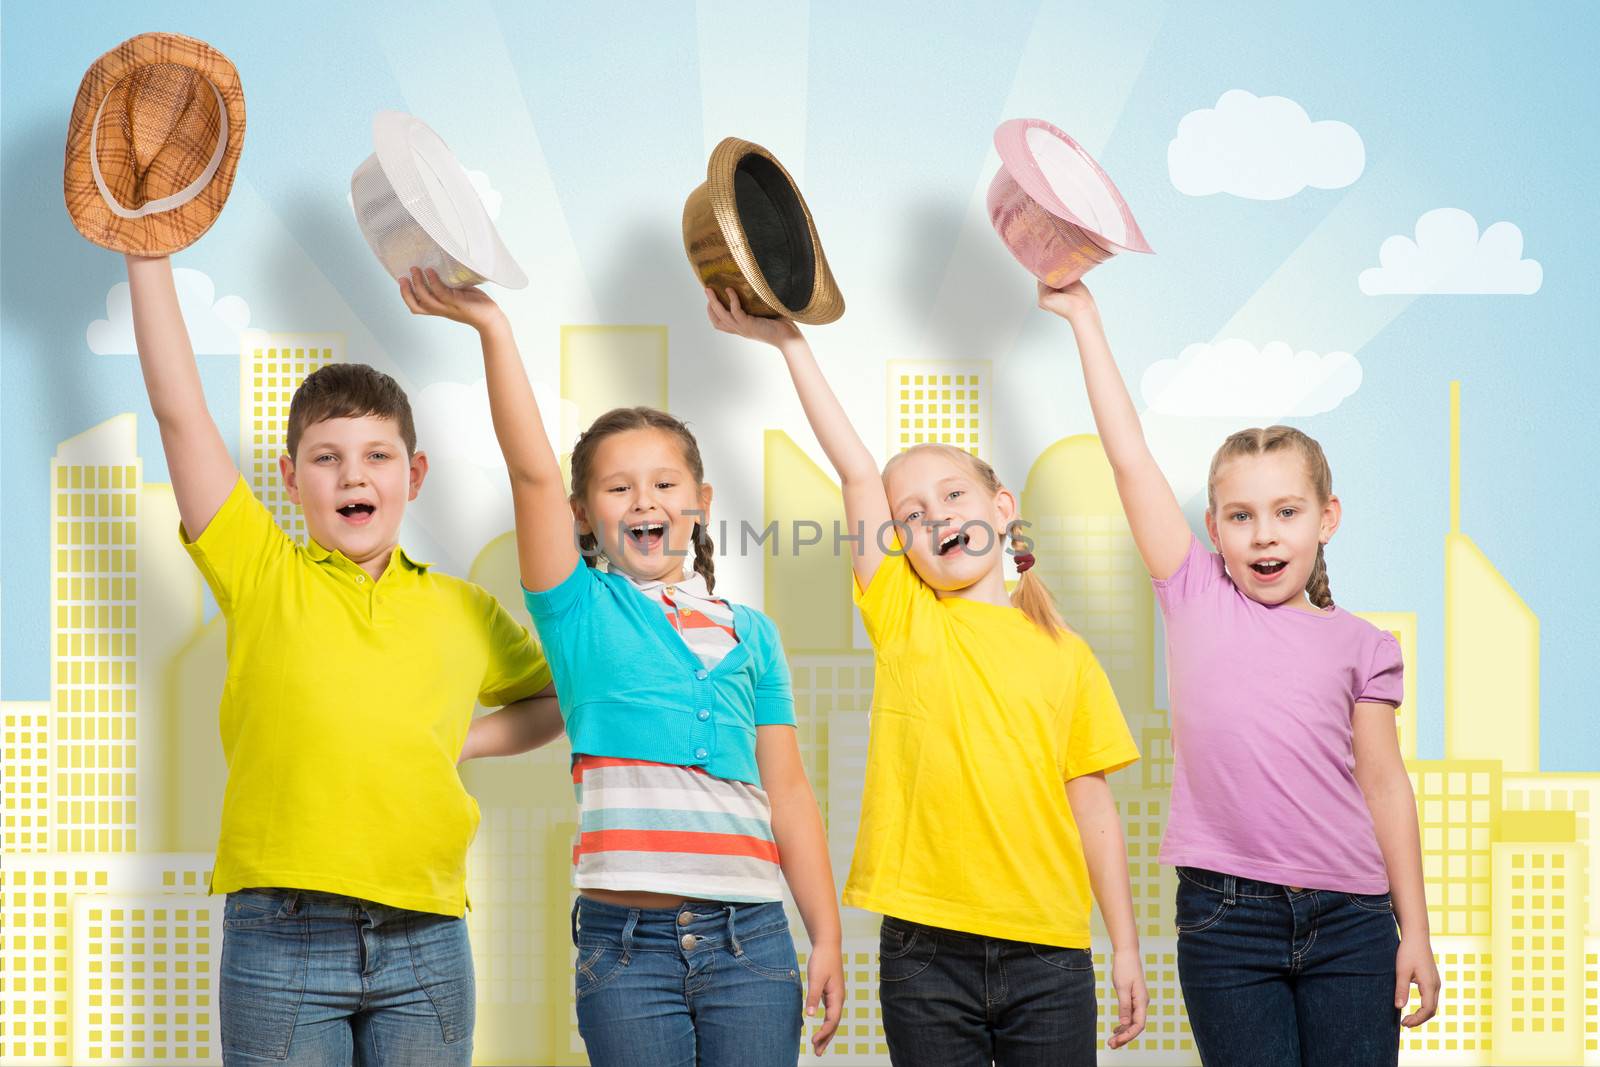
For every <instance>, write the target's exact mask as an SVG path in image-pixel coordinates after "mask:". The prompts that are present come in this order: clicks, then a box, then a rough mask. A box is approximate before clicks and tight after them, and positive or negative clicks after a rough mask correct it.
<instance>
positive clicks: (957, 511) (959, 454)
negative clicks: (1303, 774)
mask: <svg viewBox="0 0 1600 1067" xmlns="http://www.w3.org/2000/svg"><path fill="white" fill-rule="evenodd" d="M727 296H728V306H727V307H724V306H723V305H722V304H721V303H720V302H719V301H718V299H717V297H716V295H715V294H714V293H712V292H711V290H709V289H708V290H706V297H707V301H708V304H707V309H706V312H707V315H708V316H709V317H710V319H711V322H712V325H713V326H715V327H716V328H717V329H718V330H721V331H723V332H725V333H733V334H738V335H739V336H741V337H747V338H750V339H752V340H757V341H764V342H766V343H768V344H771V345H773V346H775V347H776V348H777V349H778V351H779V352H781V353H782V354H783V357H784V360H785V362H786V363H787V364H788V367H789V373H790V375H791V376H792V377H793V379H794V383H795V388H796V389H797V390H798V392H799V396H800V402H801V405H802V406H803V407H804V408H805V412H806V417H807V418H808V419H809V420H810V422H811V428H812V430H813V431H815V433H816V435H817V439H818V441H819V442H820V443H821V444H822V448H823V451H825V452H826V453H827V454H828V459H829V460H830V461H831V462H832V463H833V466H834V469H835V470H836V471H838V473H839V478H840V481H841V483H842V485H843V489H844V505H845V516H846V520H847V525H848V529H847V530H844V531H836V541H835V543H836V544H850V545H851V547H852V554H851V565H852V568H853V570H854V572H855V601H856V604H857V605H858V606H859V607H860V609H861V616H862V619H863V621H864V622H865V624H866V628H867V634H868V636H870V637H871V639H872V643H873V647H874V649H875V651H876V665H875V668H876V677H875V682H874V691H873V700H872V718H871V722H872V730H871V737H870V740H869V744H868V750H867V774H866V784H865V787H864V789H863V793H862V802H861V828H860V831H859V833H858V835H857V837H856V848H855V856H854V859H853V861H852V863H851V865H850V876H849V879H848V881H847V883H846V885H845V891H844V903H845V904H847V905H851V906H855V907H860V908H866V909H869V910H872V911H876V912H880V913H881V914H882V915H883V916H884V920H883V926H882V932H881V934H880V963H881V966H880V987H879V995H880V999H881V1001H882V1004H883V1023H884V1032H885V1035H886V1036H887V1038H888V1043H889V1053H890V1057H891V1059H893V1060H894V1062H896V1063H901V1064H917V1065H918V1067H923V1065H928V1064H940V1063H971V1062H988V1061H989V1060H990V1059H991V1058H992V1059H993V1061H994V1062H995V1063H997V1064H1001V1065H1010V1064H1033V1063H1041V1064H1042V1063H1046V1062H1048V1063H1051V1064H1068V1065H1077V1064H1080V1063H1081V1064H1086V1065H1087V1064H1093V1063H1094V1062H1095V1044H1096V1041H1095V1033H1096V1015H1097V1012H1096V1004H1095V986H1094V970H1093V964H1092V961H1091V957H1090V954H1089V908H1090V904H1091V894H1092V896H1093V898H1094V899H1095V900H1097V901H1098V902H1099V904H1100V909H1101V912H1102V914H1103V915H1104V917H1105V922H1106V928H1107V930H1108V931H1109V932H1110V934H1111V942H1112V947H1113V950H1114V953H1115V955H1114V962H1113V964H1112V979H1113V982H1114V984H1115V986H1116V989H1117V999H1118V1004H1119V1022H1118V1025H1117V1027H1116V1029H1115V1032H1114V1033H1113V1034H1112V1036H1111V1038H1110V1040H1109V1042H1108V1044H1109V1045H1110V1047H1112V1048H1120V1047H1121V1046H1123V1045H1125V1044H1127V1043H1128V1042H1129V1041H1131V1040H1133V1039H1134V1038H1135V1037H1136V1036H1138V1034H1139V1033H1140V1032H1141V1031H1142V1030H1143V1029H1144V1019H1145V1006H1146V1003H1147V1000H1148V997H1147V994H1146V992H1145V983H1144V972H1143V967H1142V965H1141V962H1140V954H1139V940H1138V935H1137V932H1136V930H1135V926H1134V919H1133V902H1132V895H1131V893H1130V891H1129V885H1128V866H1127V857H1126V854H1125V852H1124V848H1123V843H1122V831H1121V825H1120V823H1119V821H1118V817H1117V808H1116V804H1115V802H1114V801H1113V800H1112V797H1111V791H1110V787H1109V786H1108V785H1107V784H1106V780H1105V775H1106V774H1107V773H1108V772H1110V771H1114V770H1117V769H1118V768H1120V767H1125V766H1127V765H1128V764H1130V763H1132V762H1133V761H1135V760H1136V759H1138V758H1139V753H1138V750H1137V749H1136V748H1135V747H1134V744H1133V739H1132V738H1131V737H1130V736H1129V733H1128V727H1127V724H1126V723H1125V722H1124V721H1123V718H1122V713H1121V711H1120V710H1119V708H1118V707H1117V701H1116V697H1115V696H1114V695H1113V694H1112V691H1111V686H1110V683H1109V682H1108V681H1107V680H1106V676H1105V672H1104V671H1102V670H1101V669H1100V665H1099V664H1098V663H1097V662H1096V661H1095V658H1094V655H1093V653H1092V652H1090V650H1089V647H1088V645H1087V644H1085V643H1084V641H1083V640H1082V639H1081V638H1079V637H1078V636H1077V635H1075V634H1073V633H1072V632H1070V631H1069V630H1067V628H1066V627H1065V625H1064V624H1063V623H1062V621H1061V617H1060V615H1059V614H1057V612H1056V609H1055V605H1054V603H1053V602H1052V600H1051V597H1050V594H1049V591H1048V590H1047V589H1046V588H1045V587H1044V584H1043V583H1042V582H1041V581H1040V580H1039V579H1038V577H1037V576H1035V575H1032V574H1030V573H1028V571H1029V568H1031V566H1032V565H1033V556H1032V554H1031V553H1030V552H1029V551H1028V549H1029V547H1030V545H1029V543H1028V540H1027V538H1026V537H1025V536H1023V531H1024V529H1025V524H1023V523H1021V522H1020V521H1019V519H1018V515H1017V501H1016V497H1015V496H1014V495H1013V494H1012V493H1011V491H1010V490H1008V489H1006V488H1005V487H1004V486H1003V485H1001V484H1000V481H999V479H998V478H997V477H996V475H995V472H994V469H993V468H992V467H990V466H989V465H988V464H987V463H985V462H983V461H982V460H980V459H977V458H976V457H974V456H971V455H969V454H968V453H966V452H963V451H961V450H960V449H956V448H953V447H950V446H946V445H918V446H916V447H914V448H911V449H908V450H907V451H905V452H902V453H901V454H899V455H897V456H895V457H894V458H893V459H891V460H890V461H889V463H888V465H887V466H886V467H885V468H884V470H883V471H882V473H880V472H879V470H878V467H877V464H876V462H875V461H874V460H873V458H872V455H871V453H869V452H868V451H867V449H866V446H865V445H863V444H862V442H861V438H860V437H859V436H858V435H857V434H856V432H855V429H854V428H853V427H852V426H851V425H850V420H849V419H848V418H847V417H846V416H845V413H844V409H843V408H842V407H841V406H840V405H839V401H838V399H837V398H836V397H835V396H834V395H833V391H832V390H831V389H830V388H829V387H828V383H827V381H826V379H824V377H823V375H822V372H821V370H820V369H819V368H818V366H817V362H816V359H815V357H814V356H813V355H812V353H811V348H810V346H809V345H807V343H806V341H805V339H804V338H803V337H802V336H801V334H800V331H799V329H798V328H797V327H796V326H795V325H794V323H793V322H790V321H789V320H787V319H766V318H756V317H753V316H750V315H747V314H746V313H745V312H744V310H743V309H742V308H741V307H740V306H739V300H738V297H737V295H735V294H734V293H733V292H732V291H731V290H730V291H729V292H728V294H727ZM847 539H848V540H847ZM1008 545H1009V547H1010V549H1011V550H1012V551H1014V552H1015V553H1016V561H1017V569H1018V571H1019V572H1021V574H1022V577H1021V581H1020V582H1019V583H1018V585H1017V589H1016V592H1015V593H1011V594H1008V593H1007V591H1006V586H1005V572H1004V567H1003V564H1004V556H1005V552H1006V550H1007V547H1008Z"/></svg>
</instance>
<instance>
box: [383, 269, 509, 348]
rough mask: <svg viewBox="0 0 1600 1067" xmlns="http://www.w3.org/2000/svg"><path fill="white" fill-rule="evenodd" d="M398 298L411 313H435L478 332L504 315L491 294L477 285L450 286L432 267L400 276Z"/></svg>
mask: <svg viewBox="0 0 1600 1067" xmlns="http://www.w3.org/2000/svg"><path fill="white" fill-rule="evenodd" d="M400 298H401V299H402V300H404V301H405V302H406V307H408V308H410V309H411V314H413V315H436V316H438V317H439V318H442V319H450V320H452V321H454V322H460V323H465V324H466V325H468V326H471V327H472V328H473V329H475V330H477V331H479V332H480V333H481V332H482V331H483V330H485V329H487V328H488V327H490V326H492V325H494V324H495V323H497V322H499V321H502V320H503V319H504V318H505V312H503V311H501V310H500V305H499V304H496V303H495V302H494V297H492V296H490V295H489V294H488V293H486V292H484V291H483V290H482V289H477V288H467V289H452V288H450V287H449V286H448V285H446V284H444V282H442V281H441V280H440V279H439V274H438V272H437V271H435V270H433V269H432V268H431V267H430V268H429V269H428V271H427V272H426V273H424V272H423V271H422V270H421V268H418V267H412V268H411V276H410V277H409V278H401V279H400Z"/></svg>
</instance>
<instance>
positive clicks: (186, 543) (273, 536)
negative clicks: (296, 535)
mask: <svg viewBox="0 0 1600 1067" xmlns="http://www.w3.org/2000/svg"><path fill="white" fill-rule="evenodd" d="M178 538H179V540H181V541H182V542H183V547H184V549H185V550H186V551H187V552H188V553H189V558H190V559H192V560H194V565H195V566H196V567H198V568H199V569H200V574H201V575H202V576H203V577H204V578H205V580H206V585H208V586H210V587H211V593H212V595H213V596H215V597H216V598H217V606H218V607H219V608H220V609H221V610H222V614H223V616H224V617H227V616H229V615H231V614H232V612H233V611H234V609H235V608H236V607H237V606H238V604H239V602H240V601H241V600H242V599H244V598H245V597H247V596H248V595H249V594H250V592H251V591H252V590H253V589H256V588H257V587H259V586H260V585H261V583H262V581H263V580H264V579H265V578H266V577H267V576H269V575H271V574H272V573H273V572H274V571H276V570H277V569H279V568H280V567H282V566H283V564H284V562H285V561H286V560H287V559H288V558H289V557H290V556H291V555H293V554H294V552H295V547H294V542H293V541H291V540H290V539H289V535H288V534H286V533H284V532H283V530H282V529H281V528H280V527H279V526H278V523H277V521H276V520H274V519H273V517H272V513H271V512H270V511H268V510H267V509H266V508H265V507H263V506H262V505H261V501H259V500H257V499H256V498H255V496H254V494H252V493H251V492H250V486H249V484H248V483H246V482H245V480H244V476H243V475H240V477H239V480H238V481H236V482H234V483H233V489H232V490H231V491H229V493H228V498H227V499H226V500H224V501H223V502H222V507H220V508H218V509H217V513H216V514H215V515H213V516H212V518H211V521H210V522H209V523H207V524H206V528H205V529H204V530H201V531H200V536H199V537H196V538H194V539H193V540H191V539H190V537H189V532H188V531H187V530H185V529H184V528H183V525H182V524H181V523H180V524H179V525H178Z"/></svg>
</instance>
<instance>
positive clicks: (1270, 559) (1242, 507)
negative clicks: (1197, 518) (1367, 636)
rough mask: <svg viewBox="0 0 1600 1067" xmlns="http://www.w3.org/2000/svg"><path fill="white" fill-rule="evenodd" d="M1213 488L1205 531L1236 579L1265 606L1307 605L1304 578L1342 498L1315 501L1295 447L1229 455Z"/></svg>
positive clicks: (1334, 520)
mask: <svg viewBox="0 0 1600 1067" xmlns="http://www.w3.org/2000/svg"><path fill="white" fill-rule="evenodd" d="M1214 491H1215V493H1216V501H1217V509H1216V511H1215V512H1207V514H1206V530H1207V532H1208V533H1210V535H1211V543H1212V544H1214V545H1215V546H1216V547H1217V551H1219V552H1221V553H1222V558H1223V560H1224V561H1225V562H1226V563H1227V565H1228V574H1229V575H1230V576H1231V577H1232V578H1233V581H1234V584H1235V585H1237V586H1238V587H1239V588H1240V589H1242V590H1243V591H1244V593H1245V595H1246V596H1248V597H1250V599H1252V600H1255V601H1257V602H1259V603H1262V604H1284V603H1295V604H1299V605H1301V606H1309V601H1307V600H1306V579H1308V578H1309V577H1310V576H1311V568H1312V566H1313V565H1314V564H1315V563H1316V561H1317V547H1318V546H1319V545H1325V544H1327V543H1328V541H1329V539H1330V538H1332V537H1333V532H1334V530H1336V529H1338V527H1339V498H1338V497H1329V498H1328V501H1327V502H1326V503H1323V502H1322V501H1320V500H1318V499H1317V492H1316V488H1315V487H1314V486H1313V485H1312V484H1311V476H1310V475H1309V474H1308V473H1307V472H1306V462H1305V458H1304V457H1303V456H1301V455H1300V454H1299V453H1298V452H1296V451H1294V450H1292V449H1288V450H1284V451H1279V452H1268V453H1266V454H1264V455H1256V456H1239V457H1236V458H1234V459H1231V460H1228V461H1227V462H1225V463H1224V464H1223V465H1222V467H1221V469H1220V470H1218V471H1217V480H1216V484H1215V486H1214Z"/></svg>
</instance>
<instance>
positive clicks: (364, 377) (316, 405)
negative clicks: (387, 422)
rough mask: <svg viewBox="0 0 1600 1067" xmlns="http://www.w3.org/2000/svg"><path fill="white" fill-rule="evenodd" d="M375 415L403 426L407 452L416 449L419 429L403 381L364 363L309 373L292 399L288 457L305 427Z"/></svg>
mask: <svg viewBox="0 0 1600 1067" xmlns="http://www.w3.org/2000/svg"><path fill="white" fill-rule="evenodd" d="M363 415H376V416H377V417H378V418H380V419H393V420H394V421H395V422H396V423H398V424H399V426H400V440H402V441H404V442H405V446H406V454H407V455H408V456H411V455H415V454H416V451H417V428H416V425H415V424H414V423H413V422H412V421H411V401H410V400H408V399H406V392H405V390H404V389H402V388H400V384H399V383H398V382H396V381H395V380H394V379H393V378H391V377H389V376H388V375H387V374H384V373H383V372H382V371H380V370H375V369H373V368H372V367H369V366H367V365H366V364H365V363H330V364H328V365H327V366H326V367H322V368H320V369H318V370H314V371H312V372H311V373H310V374H308V375H306V379H305V381H303V382H301V383H300V388H298V389H296V390H295V391H294V398H293V399H292V400H290V401H289V440H288V447H289V458H290V459H293V458H294V457H295V449H297V448H299V447H300V435H301V434H303V433H305V431H306V427H307V426H311V425H313V424H314V423H318V422H323V421H325V420H327V419H355V418H360V417H361V416H363Z"/></svg>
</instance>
